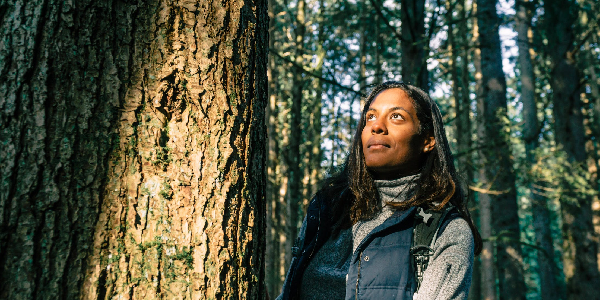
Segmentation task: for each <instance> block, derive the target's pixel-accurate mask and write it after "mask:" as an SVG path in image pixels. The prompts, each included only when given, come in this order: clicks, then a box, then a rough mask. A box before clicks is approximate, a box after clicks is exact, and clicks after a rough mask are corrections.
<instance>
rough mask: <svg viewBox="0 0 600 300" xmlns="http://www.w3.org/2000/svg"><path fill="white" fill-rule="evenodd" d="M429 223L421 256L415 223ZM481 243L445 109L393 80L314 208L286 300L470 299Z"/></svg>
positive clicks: (369, 107) (372, 104)
mask: <svg viewBox="0 0 600 300" xmlns="http://www.w3.org/2000/svg"><path fill="white" fill-rule="evenodd" d="M433 215H435V216H437V217H436V218H437V220H438V221H437V222H436V225H435V226H433V227H432V225H431V224H428V223H431V222H430V221H429V219H436V218H430V217H431V216H433ZM427 226H429V227H431V228H433V229H435V231H431V230H430V231H429V232H431V233H430V234H429V235H430V236H433V237H430V240H431V245H429V246H431V247H427V246H428V245H425V247H424V248H426V251H425V252H427V251H430V252H429V254H427V253H425V254H424V255H421V256H419V255H418V254H415V253H416V252H414V251H413V252H411V246H415V241H416V240H418V241H421V240H422V239H423V238H422V235H417V232H421V231H418V230H417V229H415V228H424V227H427ZM417 236H418V237H417ZM416 248H417V247H412V250H414V249H416ZM480 249H481V238H480V236H479V233H478V232H477V229H476V228H475V226H474V224H473V221H472V219H471V217H470V215H469V212H468V211H467V208H466V198H465V196H464V191H463V190H462V188H461V186H460V185H459V181H458V178H457V175H456V171H455V168H454V165H453V160H452V154H451V153H450V149H449V146H448V141H447V139H446V135H445V131H444V127H443V123H442V117H441V113H440V111H439V108H438V107H437V105H436V104H435V103H434V102H433V101H432V100H431V98H429V96H427V94H426V93H424V92H423V91H422V90H420V89H418V88H416V87H414V86H411V85H408V84H404V83H400V82H386V83H383V84H381V85H379V86H377V87H375V88H374V89H373V90H372V91H371V93H370V94H369V96H368V97H367V99H366V103H365V107H364V109H363V112H362V115H361V119H360V126H359V127H358V129H357V131H356V133H355V135H354V138H353V143H352V148H351V150H350V153H349V155H348V158H347V161H346V163H345V165H344V167H343V169H342V171H340V172H339V173H338V174H336V175H334V176H332V177H331V178H329V179H328V180H327V181H326V182H325V184H324V185H323V187H322V188H321V189H320V190H319V192H317V194H316V196H315V197H314V199H313V200H312V201H311V203H310V205H309V208H308V211H307V216H306V218H305V219H304V222H303V224H302V227H301V229H300V234H299V238H298V240H297V241H296V245H295V246H294V249H293V251H292V252H293V259H292V262H291V265H290V269H289V271H288V274H287V276H286V280H285V283H284V287H283V289H282V294H281V295H280V296H279V297H278V299H381V300H382V299H466V298H467V294H468V291H469V286H470V281H471V271H472V265H473V256H474V254H475V253H479V251H480ZM423 257H425V259H424V262H423V260H422V259H421V258H423ZM423 270H424V271H423Z"/></svg>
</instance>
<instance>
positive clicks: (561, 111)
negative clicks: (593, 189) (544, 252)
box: [544, 0, 600, 299]
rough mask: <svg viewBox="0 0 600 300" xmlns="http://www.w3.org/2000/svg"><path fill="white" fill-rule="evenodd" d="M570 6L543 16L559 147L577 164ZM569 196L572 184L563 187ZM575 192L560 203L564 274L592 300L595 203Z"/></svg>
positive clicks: (552, 6) (550, 8)
mask: <svg viewBox="0 0 600 300" xmlns="http://www.w3.org/2000/svg"><path fill="white" fill-rule="evenodd" d="M571 5H572V2H571V1H562V0H561V1H546V2H544V11H545V13H546V14H545V15H546V26H547V32H548V45H551V46H550V47H548V51H549V55H550V59H551V61H552V71H551V76H550V85H551V87H552V102H553V107H554V109H553V115H554V130H555V134H556V144H557V145H558V146H559V147H561V148H562V150H563V151H565V152H566V153H567V157H568V159H569V161H570V162H571V163H573V164H582V165H583V164H585V162H586V152H585V130H584V125H583V119H584V116H583V114H582V101H581V99H580V90H581V85H580V82H579V81H580V78H581V77H580V76H581V74H580V70H578V68H577V66H576V63H575V57H574V51H575V43H574V39H575V33H574V32H573V26H574V22H575V20H576V14H575V12H574V11H573V7H571ZM561 184H562V185H563V186H564V187H565V188H566V189H567V191H568V190H570V189H571V188H569V184H568V183H567V182H562V183H561ZM567 193H570V195H569V196H571V198H574V199H575V200H573V201H561V211H562V217H563V240H564V248H565V249H564V251H565V254H564V255H563V257H564V271H565V276H566V279H567V297H568V299H593V298H596V297H597V293H596V291H595V289H596V288H597V287H598V285H600V273H599V272H598V260H597V253H598V237H597V235H596V233H595V232H594V227H593V223H592V217H593V212H592V205H591V204H592V199H591V197H589V196H581V195H575V194H572V193H574V192H567Z"/></svg>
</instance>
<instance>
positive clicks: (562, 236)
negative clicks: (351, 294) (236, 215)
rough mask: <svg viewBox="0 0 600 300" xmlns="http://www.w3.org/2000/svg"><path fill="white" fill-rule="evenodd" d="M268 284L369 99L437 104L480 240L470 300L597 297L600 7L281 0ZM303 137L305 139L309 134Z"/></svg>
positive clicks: (272, 80)
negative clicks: (397, 88)
mask: <svg viewBox="0 0 600 300" xmlns="http://www.w3.org/2000/svg"><path fill="white" fill-rule="evenodd" d="M269 5H270V6H269V12H270V17H271V19H270V40H269V43H270V45H269V49H270V58H269V76H270V77H269V95H270V100H269V106H268V113H267V115H268V116H269V120H268V123H267V124H268V131H269V160H268V161H269V165H268V178H269V181H268V190H267V199H268V208H267V211H268V214H269V217H268V220H267V222H268V223H267V224H268V226H269V227H268V240H267V258H266V259H267V260H266V261H267V283H268V289H269V292H270V293H271V295H277V294H278V291H279V289H280V287H281V283H282V279H283V276H284V274H285V272H286V270H287V269H286V268H287V266H288V263H289V261H290V259H291V253H290V251H289V249H290V248H291V247H292V245H293V242H294V240H295V238H296V234H297V229H298V226H299V223H300V222H301V221H302V218H303V215H304V210H303V209H304V208H305V207H306V205H307V203H308V202H309V201H310V199H311V197H312V195H313V194H314V193H315V192H316V190H317V189H318V186H319V182H320V180H321V179H323V178H324V177H326V176H327V174H331V172H335V170H336V167H339V166H341V165H342V164H343V161H344V159H345V156H346V154H347V152H348V149H349V146H350V143H351V141H350V140H351V138H352V136H353V134H352V133H353V131H354V130H355V128H356V126H358V124H357V123H358V119H359V117H360V111H361V110H362V108H363V99H364V95H365V93H368V91H369V88H370V87H372V86H374V85H376V84H378V83H381V82H383V81H387V80H398V81H404V82H409V83H412V84H414V85H417V86H419V87H421V88H422V89H424V90H426V91H428V92H429V94H430V95H431V96H432V98H434V100H435V101H436V102H437V103H438V104H439V106H440V108H441V110H442V113H443V115H444V122H445V124H446V129H447V134H448V138H449V140H450V143H451V147H452V150H453V153H454V154H455V158H456V165H457V167H458V169H459V170H460V172H461V174H462V176H463V179H464V180H465V182H466V184H467V185H468V189H469V192H470V198H471V205H472V206H471V209H472V213H473V214H474V215H475V216H476V219H477V223H478V227H479V229H480V231H481V234H482V236H483V238H484V241H485V246H484V251H483V253H482V255H481V256H479V257H478V258H477V259H476V260H477V261H476V265H475V271H474V274H473V283H472V287H471V292H470V296H469V298H470V299H586V298H587V299H595V298H596V297H597V295H596V294H595V293H594V292H592V291H593V290H594V288H595V287H597V286H598V284H599V283H600V276H599V273H598V257H600V256H599V252H598V233H599V232H600V218H599V217H600V215H599V213H600V202H598V191H599V190H600V181H598V162H599V160H598V159H599V158H600V155H599V154H600V152H599V150H600V144H599V143H598V137H599V136H600V98H599V97H600V93H599V89H598V84H599V83H600V82H599V81H598V75H597V74H598V72H599V71H600V69H599V68H600V60H599V54H600V52H599V51H600V48H599V44H598V41H599V38H600V28H599V27H598V16H599V10H598V9H599V8H600V7H599V3H598V2H597V1H587V0H577V1H560V0H555V1H549V0H547V1H535V0H534V1H519V0H517V1H504V0H501V1H486V0H483V1H482V0H479V1H468V0H447V1H446V0H436V1H382V0H355V1H352V0H349V1H328V0H298V1H279V0H272V1H271V2H270V4H269ZM299 129H302V130H299Z"/></svg>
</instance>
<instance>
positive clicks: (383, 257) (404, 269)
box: [346, 207, 416, 300]
mask: <svg viewBox="0 0 600 300" xmlns="http://www.w3.org/2000/svg"><path fill="white" fill-rule="evenodd" d="M415 210H416V209H415V208H414V207H411V208H410V209H408V210H406V211H403V212H402V211H398V212H396V213H394V214H393V215H392V216H391V217H390V218H388V219H387V220H386V221H385V222H384V223H383V224H381V225H379V226H378V227H376V228H375V229H373V231H371V233H369V235H367V236H366V237H365V238H364V239H363V241H362V242H361V243H360V245H359V246H358V248H357V249H356V251H354V254H353V255H352V261H351V262H350V268H349V269H348V279H347V281H346V299H407V300H409V299H412V298H413V294H414V292H415V288H416V283H415V281H414V275H413V272H412V270H411V268H410V260H411V256H410V246H411V242H412V234H413V223H414V221H413V215H414V213H415Z"/></svg>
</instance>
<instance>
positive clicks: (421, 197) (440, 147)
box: [318, 81, 482, 254]
mask: <svg viewBox="0 0 600 300" xmlns="http://www.w3.org/2000/svg"><path fill="white" fill-rule="evenodd" d="M393 88H398V89H401V90H403V91H404V92H406V94H407V95H408V97H409V98H410V100H411V101H412V104H413V106H414V108H415V110H416V112H417V118H418V119H419V123H420V125H419V130H418V134H419V135H422V136H425V135H429V136H433V137H434V138H435V141H436V142H435V146H434V147H433V150H432V151H429V152H427V153H426V154H425V156H426V157H425V158H424V163H423V165H422V167H421V168H420V170H419V172H418V173H419V174H420V176H418V183H417V185H416V186H417V190H416V193H415V195H414V196H413V197H412V198H411V199H409V200H407V201H403V202H399V203H396V202H394V203H387V204H388V205H391V206H394V207H396V208H397V209H407V208H409V207H412V206H420V207H424V208H431V209H434V210H441V209H443V208H444V207H445V206H446V205H447V204H448V203H451V204H452V205H453V206H455V207H456V208H457V209H458V211H459V213H460V215H461V217H463V218H464V219H465V220H466V221H467V223H468V224H469V227H470V228H471V230H472V231H473V236H474V238H475V253H477V254H478V253H479V252H480V251H481V247H482V241H481V236H480V235H479V231H478V230H477V228H476V227H475V224H474V222H473V220H472V218H471V216H470V214H469V211H468V209H467V200H468V197H466V196H467V192H466V189H465V188H464V187H463V185H462V184H461V181H460V180H459V178H458V175H457V172H456V168H455V167H454V159H453V157H452V153H451V151H450V146H449V144H448V139H447V138H446V131H445V130H444V123H443V122H442V114H441V112H440V109H439V108H438V106H437V104H436V103H435V102H434V101H433V100H432V99H431V98H430V97H429V96H428V95H427V93H425V92H424V91H422V90H421V89H419V88H417V87H415V86H412V85H409V84H406V83H402V82H396V81H388V82H384V83H382V84H380V85H378V86H376V87H374V88H373V90H371V92H370V93H369V95H368V96H367V98H366V100H365V106H364V108H363V111H362V113H361V117H360V122H359V126H357V128H356V132H355V133H354V137H353V139H352V146H351V148H350V153H349V154H348V156H347V158H346V162H345V163H344V164H343V166H342V167H341V169H340V170H339V171H338V172H336V173H335V174H333V175H332V176H331V177H329V178H327V179H326V180H325V182H324V184H323V186H322V188H321V189H320V191H319V192H318V193H324V194H326V195H327V198H329V199H337V200H336V201H333V205H332V209H333V216H334V220H333V221H334V226H333V228H334V230H333V231H334V234H337V233H339V231H340V230H341V229H344V228H348V227H350V226H352V224H355V223H356V222H358V221H362V220H368V219H370V218H372V217H373V216H374V215H375V214H377V213H378V212H379V211H380V210H381V199H380V198H379V193H378V192H377V188H376V187H375V182H374V180H373V177H372V174H371V172H370V171H369V170H368V169H367V166H366V164H365V158H364V154H363V149H362V139H361V133H362V130H363V128H364V127H365V124H366V119H365V116H366V112H367V110H368V108H369V106H370V105H371V103H372V102H373V101H374V100H375V98H376V97H377V95H379V94H380V93H381V92H382V91H385V90H388V89H393ZM399 175H400V174H399Z"/></svg>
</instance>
